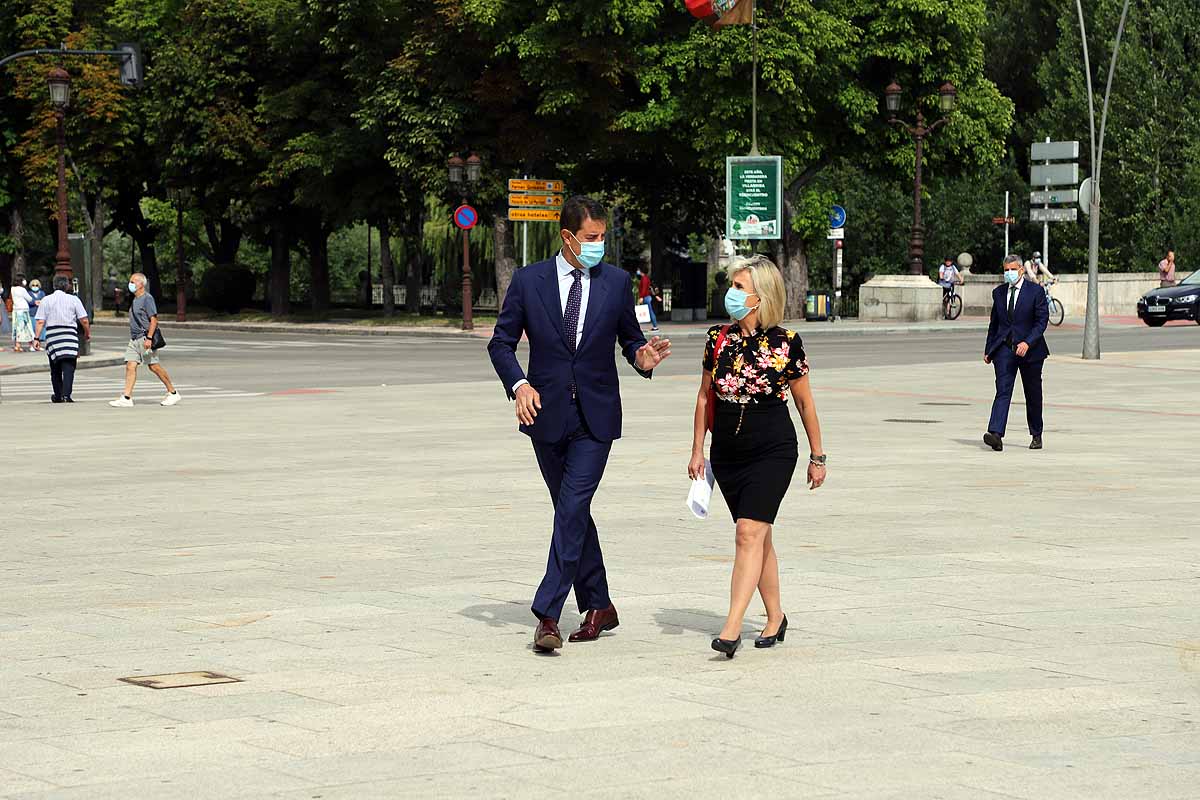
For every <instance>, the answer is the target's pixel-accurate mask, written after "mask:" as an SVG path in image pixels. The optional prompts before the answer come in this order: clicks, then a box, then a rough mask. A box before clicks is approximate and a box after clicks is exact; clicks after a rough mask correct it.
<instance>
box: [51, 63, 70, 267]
mask: <svg viewBox="0 0 1200 800" xmlns="http://www.w3.org/2000/svg"><path fill="white" fill-rule="evenodd" d="M48 83H49V85H50V102H51V104H52V105H53V106H54V118H55V121H56V123H57V127H58V253H57V254H56V255H55V257H54V275H55V277H57V276H59V275H62V276H65V277H67V278H73V277H74V272H73V270H72V269H71V249H70V247H69V245H68V243H67V134H66V127H65V121H66V117H67V106H68V105H70V104H71V76H70V75H68V74H67V72H66V70H63V69H60V68H57V67H56V68H54V69H52V70H50V76H49V79H48Z"/></svg>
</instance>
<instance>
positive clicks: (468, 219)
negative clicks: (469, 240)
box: [454, 205, 479, 231]
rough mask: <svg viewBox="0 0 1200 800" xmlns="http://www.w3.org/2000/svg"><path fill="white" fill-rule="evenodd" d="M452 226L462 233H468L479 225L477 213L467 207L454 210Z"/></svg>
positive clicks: (463, 206)
mask: <svg viewBox="0 0 1200 800" xmlns="http://www.w3.org/2000/svg"><path fill="white" fill-rule="evenodd" d="M454 224H455V225H457V226H458V227H459V228H461V229H462V230H464V231H469V230H471V228H474V227H475V226H476V225H478V224H479V212H478V211H476V210H475V209H473V208H471V207H470V206H467V205H462V206H459V207H458V208H456V209H454Z"/></svg>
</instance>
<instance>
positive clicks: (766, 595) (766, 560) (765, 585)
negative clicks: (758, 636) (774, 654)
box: [758, 526, 783, 636]
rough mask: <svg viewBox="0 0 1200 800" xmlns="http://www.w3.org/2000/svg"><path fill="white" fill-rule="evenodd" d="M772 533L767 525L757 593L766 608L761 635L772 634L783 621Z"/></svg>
mask: <svg viewBox="0 0 1200 800" xmlns="http://www.w3.org/2000/svg"><path fill="white" fill-rule="evenodd" d="M772 533H774V528H772V527H771V526H767V536H766V539H765V540H764V541H763V560H762V575H760V576H759V579H758V594H759V595H760V596H761V597H762V601H763V606H765V607H766V609H767V627H766V628H764V629H763V634H762V635H763V636H774V635H775V633H776V632H778V630H779V626H780V624H782V623H783V605H782V604H781V602H780V599H779V559H778V558H777V557H776V555H775V543H774V540H773V537H772Z"/></svg>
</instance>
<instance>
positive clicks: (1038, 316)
mask: <svg viewBox="0 0 1200 800" xmlns="http://www.w3.org/2000/svg"><path fill="white" fill-rule="evenodd" d="M1049 319H1050V309H1049V306H1048V305H1047V304H1046V292H1045V291H1044V290H1043V289H1042V287H1040V286H1038V285H1037V284H1036V283H1032V282H1030V281H1027V280H1025V270H1024V269H1022V267H1021V257H1020V256H1015V255H1010V256H1008V257H1007V258H1006V259H1004V283H1003V284H1002V285H1000V286H997V287H996V288H995V289H994V290H993V291H992V321H991V323H990V324H989V325H988V335H987V345H986V346H985V348H984V351H983V363H985V364H991V365H993V366H994V367H995V368H996V399H995V401H994V402H993V403H992V418H991V420H990V421H989V422H988V432H987V433H985V434H984V436H983V441H984V442H986V443H987V444H988V445H989V446H990V447H991V448H992V449H993V450H1003V449H1004V429H1005V427H1006V426H1007V425H1008V407H1009V405H1010V404H1011V402H1012V393H1013V386H1014V385H1015V384H1016V381H1017V373H1018V372H1020V373H1021V386H1022V388H1023V389H1024V390H1025V417H1026V419H1027V420H1028V422H1029V434H1030V435H1031V436H1032V437H1033V441H1032V442H1031V443H1030V445H1029V449H1030V450H1041V449H1042V366H1043V365H1044V364H1045V363H1046V358H1047V357H1048V356H1049V355H1050V348H1049V347H1047V346H1046V336H1045V334H1046V323H1047V322H1048V321H1049Z"/></svg>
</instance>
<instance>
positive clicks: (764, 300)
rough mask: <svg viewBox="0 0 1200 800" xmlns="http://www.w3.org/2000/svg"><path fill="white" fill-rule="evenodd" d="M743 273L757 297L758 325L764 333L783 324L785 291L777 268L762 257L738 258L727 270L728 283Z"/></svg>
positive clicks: (785, 303)
mask: <svg viewBox="0 0 1200 800" xmlns="http://www.w3.org/2000/svg"><path fill="white" fill-rule="evenodd" d="M743 272H748V273H750V282H751V283H753V284H754V293H755V294H757V295H758V324H759V325H760V326H761V327H762V329H763V330H764V331H765V330H768V329H769V328H774V327H775V326H776V325H778V324H779V323H781V322H783V311H784V307H785V306H786V305H787V290H786V289H784V286H783V274H782V273H780V271H779V267H777V266H775V265H774V264H773V263H771V259H769V258H767V257H766V256H763V255H755V256H750V257H749V258H740V259H738V260H737V261H735V262H733V265H732V266H731V267H730V268H729V282H730V283H733V279H734V278H735V277H736V276H737V275H740V274H741V273H743Z"/></svg>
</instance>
